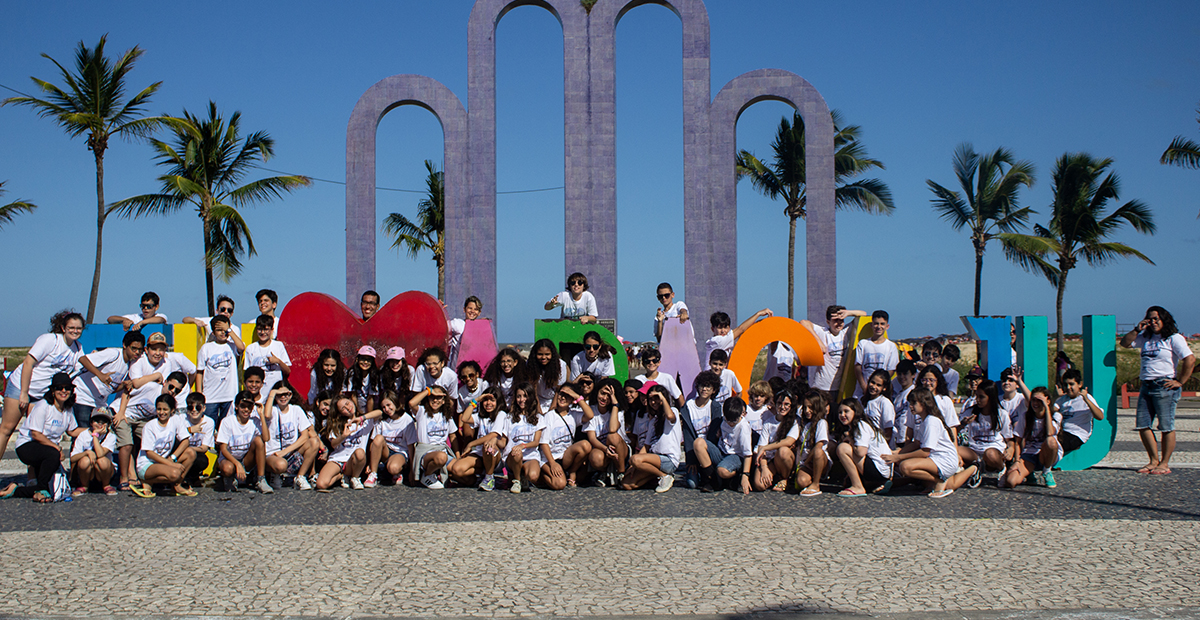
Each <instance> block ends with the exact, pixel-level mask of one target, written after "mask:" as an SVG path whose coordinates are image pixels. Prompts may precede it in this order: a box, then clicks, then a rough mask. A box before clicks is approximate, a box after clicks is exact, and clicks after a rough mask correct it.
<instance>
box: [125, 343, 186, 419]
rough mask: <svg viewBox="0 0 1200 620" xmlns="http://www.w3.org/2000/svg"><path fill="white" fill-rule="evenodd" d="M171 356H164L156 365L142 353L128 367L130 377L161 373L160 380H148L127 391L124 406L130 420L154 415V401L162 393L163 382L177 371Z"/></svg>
mask: <svg viewBox="0 0 1200 620" xmlns="http://www.w3.org/2000/svg"><path fill="white" fill-rule="evenodd" d="M177 370H178V369H177V368H176V367H175V365H174V363H173V362H172V360H171V358H169V357H165V358H163V361H162V363H161V364H159V365H158V366H155V365H153V364H151V363H150V358H148V357H146V356H145V355H143V356H142V357H141V358H139V359H138V361H136V362H134V363H133V365H132V366H130V367H129V378H130V379H135V380H136V379H141V378H142V377H145V376H147V375H152V374H155V373H158V374H161V375H162V381H150V382H149V383H146V384H145V385H143V386H142V387H140V388H137V389H135V390H134V391H132V392H130V393H129V404H128V405H126V407H125V417H126V418H128V419H130V420H135V421H137V420H149V419H150V418H153V417H154V401H156V400H158V397H159V396H161V395H162V390H163V384H165V383H166V382H167V377H168V376H170V374H171V373H173V372H175V371H177Z"/></svg>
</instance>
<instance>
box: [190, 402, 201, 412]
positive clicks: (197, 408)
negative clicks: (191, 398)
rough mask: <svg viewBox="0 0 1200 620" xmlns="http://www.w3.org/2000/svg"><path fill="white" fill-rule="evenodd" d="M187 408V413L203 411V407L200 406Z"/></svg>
mask: <svg viewBox="0 0 1200 620" xmlns="http://www.w3.org/2000/svg"><path fill="white" fill-rule="evenodd" d="M187 408H188V411H204V405H200V404H196V405H188V406H187Z"/></svg>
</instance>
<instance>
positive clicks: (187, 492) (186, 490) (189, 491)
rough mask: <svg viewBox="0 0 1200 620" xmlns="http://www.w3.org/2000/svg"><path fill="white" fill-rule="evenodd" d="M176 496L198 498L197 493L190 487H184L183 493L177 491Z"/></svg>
mask: <svg viewBox="0 0 1200 620" xmlns="http://www.w3.org/2000/svg"><path fill="white" fill-rule="evenodd" d="M175 495H177V496H182V497H196V495H197V493H196V492H195V491H193V490H192V489H191V488H190V487H184V488H183V490H182V491H180V490H179V489H175Z"/></svg>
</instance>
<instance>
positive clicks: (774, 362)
mask: <svg viewBox="0 0 1200 620" xmlns="http://www.w3.org/2000/svg"><path fill="white" fill-rule="evenodd" d="M795 370H796V352H795V351H793V350H792V348H791V347H789V346H788V345H786V344H784V343H782V342H778V343H776V344H775V353H771V349H770V348H768V349H767V369H766V371H765V372H764V373H763V381H770V380H771V378H772V377H779V378H780V379H783V380H784V381H787V380H789V379H791V378H792V374H793V373H794V372H795Z"/></svg>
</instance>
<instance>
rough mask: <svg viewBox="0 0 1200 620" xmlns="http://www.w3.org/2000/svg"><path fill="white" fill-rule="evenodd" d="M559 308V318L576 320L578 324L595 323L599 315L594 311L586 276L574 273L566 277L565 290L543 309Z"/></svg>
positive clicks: (593, 299) (593, 301) (594, 300)
mask: <svg viewBox="0 0 1200 620" xmlns="http://www.w3.org/2000/svg"><path fill="white" fill-rule="evenodd" d="M556 307H561V308H562V310H561V311H560V314H559V318H563V319H578V320H579V322H580V323H595V322H596V317H597V316H598V315H599V314H600V313H599V312H598V311H597V310H596V298H595V297H593V296H592V294H591V293H589V292H588V281H587V276H585V275H583V274H582V273H579V272H578V271H576V272H575V273H573V274H571V275H570V276H567V290H565V291H563V292H561V293H559V294H557V295H555V296H554V297H551V298H550V301H547V302H546V306H545V309H546V310H553V309H554V308H556Z"/></svg>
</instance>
